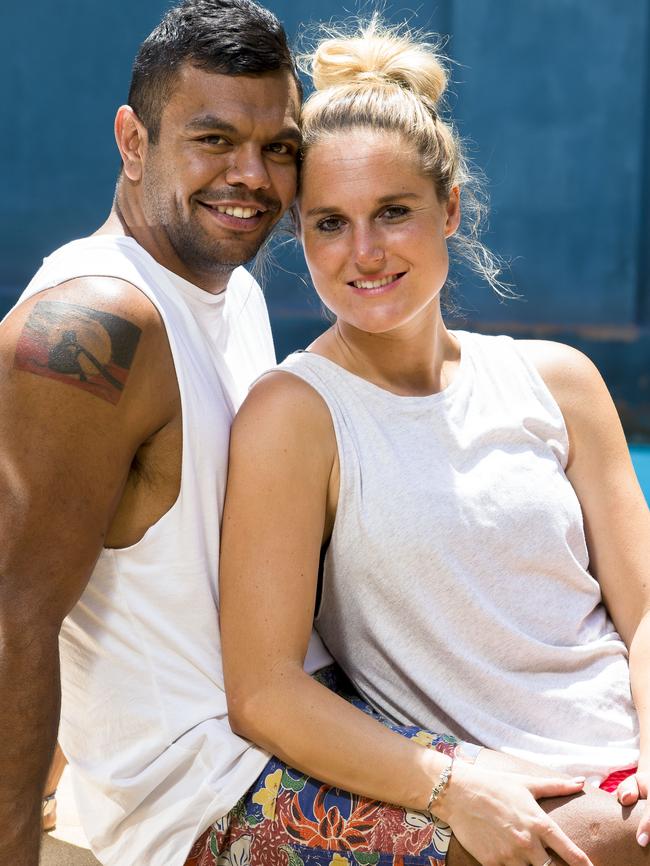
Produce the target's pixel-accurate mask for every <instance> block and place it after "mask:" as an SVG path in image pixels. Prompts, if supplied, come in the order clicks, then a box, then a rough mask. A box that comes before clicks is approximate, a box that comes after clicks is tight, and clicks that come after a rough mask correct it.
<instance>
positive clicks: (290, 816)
mask: <svg viewBox="0 0 650 866" xmlns="http://www.w3.org/2000/svg"><path fill="white" fill-rule="evenodd" d="M315 678H316V679H318V680H319V681H320V682H322V683H323V684H324V685H326V686H327V687H328V688H330V689H332V690H333V691H335V692H336V693H337V694H339V695H341V696H342V697H344V698H346V700H348V701H350V703H352V704H353V705H354V706H356V707H358V708H359V709H361V710H363V712H365V713H367V714H368V715H372V716H374V717H375V718H377V719H378V720H379V721H381V722H382V723H383V724H385V725H386V726H387V727H389V728H390V729H391V730H393V731H396V732H397V733H398V734H401V735H402V736H404V737H408V738H409V739H411V740H415V741H416V742H418V743H420V744H421V745H423V746H426V747H428V748H432V749H437V750H438V751H439V752H444V753H445V754H447V755H454V754H455V755H458V756H460V755H461V754H462V757H463V759H464V760H469V761H473V760H474V759H475V758H476V755H477V754H478V752H479V751H480V749H479V748H478V747H477V746H472V745H470V744H469V743H463V742H461V741H459V740H457V739H456V737H452V736H451V735H449V734H432V733H430V732H429V731H422V730H420V729H419V728H416V727H406V726H400V725H394V724H392V723H389V722H387V721H386V720H385V719H384V718H383V717H382V716H380V715H379V714H377V713H376V712H375V711H374V710H373V709H372V708H371V707H369V706H368V704H366V703H365V702H364V701H363V700H361V698H359V697H358V696H357V695H355V694H354V690H353V688H352V686H351V685H350V683H349V681H348V680H347V679H346V678H345V676H344V675H343V674H342V673H341V671H340V669H338V668H337V667H336V666H334V665H332V666H330V667H328V668H324V669H323V670H322V671H319V672H318V673H317V674H316V675H315ZM450 838H451V830H450V829H449V826H448V825H447V824H445V823H443V822H442V821H439V820H437V819H436V818H433V817H432V816H431V815H429V814H428V813H423V812H412V811H409V810H406V809H402V808H400V807H398V806H392V805H390V804H388V803H381V802H379V801H377V800H368V799H366V798H365V797H358V796H356V795H354V794H349V793H347V792H345V791H341V790H339V789H338V788H331V787H329V786H328V785H324V784H323V783H322V782H319V781H317V780H316V779H312V778H310V777H308V776H305V775H303V774H302V773H299V772H298V771H297V770H293V769H291V768H290V767H288V766H287V765H286V764H284V763H283V762H282V761H280V760H278V759H277V758H272V759H271V760H270V761H269V763H268V764H267V765H266V767H265V768H264V770H263V772H262V773H261V775H260V777H259V778H258V779H257V781H256V782H255V784H254V785H253V786H252V788H251V789H250V790H249V791H248V792H247V793H246V794H245V795H244V796H243V797H242V799H241V800H240V801H239V802H238V803H237V804H236V806H235V807H234V808H233V809H232V811H231V812H229V813H228V814H227V815H225V816H224V817H223V818H221V819H219V820H218V821H216V822H215V823H214V824H213V825H212V826H211V827H209V828H208V829H207V830H206V831H205V833H204V834H203V835H202V836H201V837H200V838H199V839H198V840H197V841H196V842H195V844H194V846H193V848H192V850H191V852H190V856H189V858H188V859H187V861H186V863H185V866H444V863H445V859H446V855H447V849H448V848H449V840H450Z"/></svg>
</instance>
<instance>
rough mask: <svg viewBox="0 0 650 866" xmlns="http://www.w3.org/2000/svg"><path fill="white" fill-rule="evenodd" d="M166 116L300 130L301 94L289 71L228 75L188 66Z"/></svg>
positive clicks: (181, 73)
mask: <svg viewBox="0 0 650 866" xmlns="http://www.w3.org/2000/svg"><path fill="white" fill-rule="evenodd" d="M165 114H168V115H169V116H173V117H174V119H175V120H177V121H178V120H181V118H182V119H183V122H184V123H192V124H193V125H196V124H197V123H198V122H200V120H201V118H210V117H213V118H220V119H221V120H222V121H226V122H230V123H231V124H232V125H234V126H236V125H237V119H238V118H239V119H241V120H243V119H245V118H247V117H254V118H255V119H256V120H258V121H260V122H270V123H276V124H277V123H281V124H282V125H283V126H287V127H291V126H293V127H295V128H296V129H297V126H298V118H299V115H300V94H299V91H298V86H297V84H296V81H295V79H294V77H293V75H292V74H291V72H290V71H289V70H286V69H279V70H273V71H270V72H264V73H261V74H259V75H228V74H226V73H223V72H214V71H212V70H208V69H203V68H201V67H198V66H194V65H192V64H189V63H186V64H184V65H183V66H182V67H181V68H180V69H179V71H178V73H177V76H176V81H175V85H174V87H173V89H172V93H171V95H170V98H169V100H168V102H167V105H166V106H165V107H164V109H163V117H164V115H165Z"/></svg>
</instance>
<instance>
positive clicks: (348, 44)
mask: <svg viewBox="0 0 650 866" xmlns="http://www.w3.org/2000/svg"><path fill="white" fill-rule="evenodd" d="M309 61H310V67H311V68H310V72H311V75H312V79H313V82H314V87H315V89H316V90H327V89H328V88H331V87H341V86H343V87H349V86H355V85H362V84H365V83H367V84H372V85H377V84H397V85H399V86H400V87H403V88H405V89H407V90H410V91H412V92H413V93H414V94H415V95H416V96H419V97H421V98H422V97H424V98H425V99H428V100H430V101H431V102H432V103H433V104H434V105H436V104H437V103H438V101H439V99H440V97H441V96H442V94H443V93H444V92H445V89H446V87H447V71H446V69H445V67H444V65H443V63H442V61H441V58H440V56H439V55H438V54H437V53H436V46H434V45H430V44H429V43H426V42H422V41H417V40H416V39H415V38H414V37H413V36H412V35H411V34H410V33H409V32H408V31H405V29H404V28H403V27H402V28H399V29H398V28H391V27H389V26H386V25H382V24H380V23H379V21H378V20H377V19H376V18H375V19H373V20H371V21H370V23H369V24H368V25H366V26H362V27H361V28H360V29H359V30H358V31H357V33H356V34H355V35H354V36H344V35H331V36H330V38H327V39H324V40H323V41H322V42H320V44H319V45H318V47H317V49H316V51H315V52H314V54H313V55H312V56H311V57H310V58H309Z"/></svg>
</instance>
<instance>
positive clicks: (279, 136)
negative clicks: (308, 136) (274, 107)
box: [185, 114, 302, 146]
mask: <svg viewBox="0 0 650 866" xmlns="http://www.w3.org/2000/svg"><path fill="white" fill-rule="evenodd" d="M185 129H186V130H187V131H188V132H205V131H206V130H217V131H219V132H227V133H229V134H230V135H236V134H237V132H238V131H239V130H238V129H237V127H236V126H233V125H232V123H230V122H229V121H227V120H224V119H223V118H222V117H218V116H217V115H216V114H201V115H199V117H194V118H193V119H192V120H190V121H189V122H188V123H186V124H185ZM273 141H292V142H294V143H295V144H296V145H298V146H299V145H300V144H301V143H302V136H301V135H300V130H299V129H298V127H297V126H285V127H283V128H282V129H280V130H278V132H277V133H276V134H275V135H274V136H273Z"/></svg>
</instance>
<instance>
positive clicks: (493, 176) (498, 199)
mask: <svg viewBox="0 0 650 866" xmlns="http://www.w3.org/2000/svg"><path fill="white" fill-rule="evenodd" d="M646 10H647V5H646V4H645V3H637V2H635V0H627V2H623V3H621V2H620V0H598V2H590V0H526V2H524V3H522V2H520V0H500V2H499V3H494V2H492V0H471V2H470V0H456V2H455V3H454V17H453V26H452V31H453V34H454V37H453V40H452V43H451V46H450V47H451V49H452V51H453V54H454V56H455V58H456V59H457V60H458V61H459V62H460V63H461V64H462V66H461V68H460V73H459V78H460V83H459V85H458V108H457V112H458V116H459V118H460V123H461V128H462V131H463V132H464V133H466V134H468V135H469V136H470V137H471V138H473V139H474V140H475V141H476V142H477V152H476V157H477V160H478V162H479V164H480V165H481V166H482V167H484V169H485V171H486V172H487V175H488V177H489V179H490V189H491V192H492V201H493V217H492V223H491V225H492V232H491V234H490V242H491V244H492V245H493V246H494V247H495V248H496V249H497V250H499V251H501V252H503V253H505V254H506V255H507V256H509V257H512V259H513V267H512V273H513V276H514V279H515V282H516V286H517V288H518V289H519V290H521V291H522V292H523V293H524V296H525V303H520V304H518V305H509V309H508V311H507V312H505V314H504V310H503V308H501V309H499V308H498V307H496V305H494V304H493V303H490V301H488V299H487V297H484V296H483V295H482V294H481V291H480V289H479V288H476V289H474V290H473V291H472V292H471V293H470V300H471V302H472V304H473V305H475V306H476V307H477V308H478V313H479V315H482V316H486V317H487V318H488V319H490V318H492V319H502V320H503V319H505V320H507V319H508V318H514V319H516V320H518V321H520V322H537V323H539V322H547V323H555V324H562V325H564V326H570V325H574V324H576V325H577V324H581V325H583V324H585V323H599V324H604V323H607V324H610V325H613V324H616V325H626V324H630V323H632V322H634V320H635V317H636V304H637V286H638V282H639V260H638V250H639V232H640V225H641V223H640V221H641V208H642V201H643V190H642V184H641V172H642V154H641V142H642V141H643V133H644V114H645V113H646V112H645V65H646V57H647V50H648V32H647V11H646Z"/></svg>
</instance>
